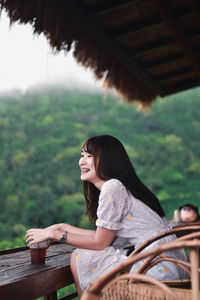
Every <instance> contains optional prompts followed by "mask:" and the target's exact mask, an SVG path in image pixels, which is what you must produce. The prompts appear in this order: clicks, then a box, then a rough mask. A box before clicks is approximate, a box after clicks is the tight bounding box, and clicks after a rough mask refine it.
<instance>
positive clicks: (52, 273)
mask: <svg viewBox="0 0 200 300" xmlns="http://www.w3.org/2000/svg"><path fill="white" fill-rule="evenodd" d="M72 250H73V247H71V246H68V245H61V244H59V245H54V246H50V247H49V249H48V250H47V258H46V262H45V264H38V265H34V264H31V262H30V250H25V251H21V252H16V253H8V254H4V255H1V256H0V295H1V299H2V300H16V299H20V300H27V299H30V300H32V299H36V298H39V297H41V296H44V295H47V296H48V297H54V298H55V293H56V292H55V291H56V290H58V289H60V288H63V287H65V286H67V285H69V284H71V283H73V277H72V274H71V270H70V266H69V263H70V256H71V252H72ZM47 299H48V298H47ZM52 300H53V298H52Z"/></svg>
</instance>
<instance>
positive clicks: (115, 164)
mask: <svg viewBox="0 0 200 300" xmlns="http://www.w3.org/2000/svg"><path fill="white" fill-rule="evenodd" d="M83 149H84V150H85V151H86V152H88V153H90V154H92V155H93V156H94V164H95V168H96V173H97V176H98V177H99V178H100V179H102V180H109V179H112V178H113V179H118V180H120V181H121V182H122V183H123V184H124V185H125V187H126V188H127V190H128V191H129V192H130V193H131V194H132V195H133V196H135V197H136V198H137V199H139V200H140V201H142V202H143V203H145V204H146V205H147V206H149V207H150V208H151V209H152V210H154V211H155V212H156V213H157V214H158V215H159V216H161V217H163V216H165V213H164V211H163V209H162V207H161V205H160V203H159V201H158V199H157V197H156V196H155V195H154V194H153V193H152V192H151V191H150V190H149V189H148V188H147V187H146V186H145V185H144V184H143V183H142V182H141V180H140V179H139V178H138V176H137V174H136V172H135V170H134V168H133V165H132V164H131V162H130V159H129V157H128V154H127V152H126V150H125V149H124V147H123V145H122V144H121V143H120V141H119V140H118V139H116V138H115V137H113V136H110V135H99V136H94V137H92V138H89V139H88V140H87V141H86V142H85V144H84V145H83ZM83 189H84V196H85V200H86V208H87V210H86V214H88V215H89V218H90V220H91V221H92V222H93V223H94V222H95V220H96V211H97V207H98V198H99V194H100V191H99V190H98V189H97V188H96V187H95V186H94V185H93V184H92V183H90V182H88V181H84V182H83Z"/></svg>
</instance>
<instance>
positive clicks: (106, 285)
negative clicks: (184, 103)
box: [81, 224, 200, 300]
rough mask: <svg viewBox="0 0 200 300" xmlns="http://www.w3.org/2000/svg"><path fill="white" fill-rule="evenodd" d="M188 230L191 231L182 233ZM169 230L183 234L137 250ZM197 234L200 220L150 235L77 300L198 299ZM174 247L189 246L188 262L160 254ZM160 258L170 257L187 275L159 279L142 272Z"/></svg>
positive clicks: (199, 294) (199, 235)
mask: <svg viewBox="0 0 200 300" xmlns="http://www.w3.org/2000/svg"><path fill="white" fill-rule="evenodd" d="M188 232H191V233H189V234H186V235H183V234H185V233H188ZM173 233H177V234H179V235H183V236H181V237H179V238H177V239H176V240H174V241H172V242H170V243H168V244H163V245H161V246H158V247H154V248H151V249H149V250H145V251H143V252H141V251H142V250H143V249H144V248H145V247H146V246H147V245H149V244H150V243H151V242H153V241H155V240H156V239H159V238H161V237H163V236H166V235H170V234H173ZM199 238H200V224H191V225H189V226H180V227H176V228H174V229H171V230H168V231H166V232H163V233H161V234H159V235H157V236H155V237H153V238H152V239H150V240H149V241H147V242H145V243H144V244H143V245H141V246H140V247H139V248H137V249H136V250H135V251H133V253H132V254H131V255H130V256H129V257H128V258H127V260H125V261H123V262H122V263H120V264H119V265H117V266H115V267H114V268H113V269H111V270H109V271H108V272H107V273H106V274H104V275H102V276H101V277H99V278H98V279H96V280H95V281H93V282H92V283H91V284H90V285H89V286H88V288H87V289H86V291H85V292H84V294H83V296H82V297H81V300H133V299H134V300H139V299H140V300H142V299H145V300H150V299H151V300H156V299H159V300H161V299H163V300H164V299H165V300H171V299H180V300H185V299H187V300H188V299H190V300H200V291H199V284H200V283H199V280H200V277H199V274H200V269H199V249H200V240H199ZM178 248H188V249H189V261H190V262H185V261H182V260H179V259H175V258H171V257H167V256H166V255H165V254H163V252H165V251H170V250H173V249H178ZM141 259H145V261H144V262H143V263H142V264H141V266H140V267H139V269H138V270H137V272H136V273H129V270H130V269H131V266H132V265H133V264H134V263H136V262H137V261H139V260H141ZM152 260H153V261H152ZM164 260H166V261H171V262H173V263H175V264H177V265H178V266H180V267H181V268H183V269H184V270H185V271H186V272H187V273H188V274H189V275H190V279H189V280H169V281H166V280H165V281H159V280H157V279H154V278H152V277H150V276H147V275H145V273H146V272H147V271H148V270H149V269H150V268H151V267H153V266H155V264H157V263H159V262H160V261H164Z"/></svg>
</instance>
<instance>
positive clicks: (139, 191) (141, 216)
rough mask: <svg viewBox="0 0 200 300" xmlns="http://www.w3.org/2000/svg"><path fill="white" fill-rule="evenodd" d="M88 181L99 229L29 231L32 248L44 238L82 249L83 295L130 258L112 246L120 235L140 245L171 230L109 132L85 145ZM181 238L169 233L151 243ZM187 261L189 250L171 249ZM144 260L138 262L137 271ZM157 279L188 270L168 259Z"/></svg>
mask: <svg viewBox="0 0 200 300" xmlns="http://www.w3.org/2000/svg"><path fill="white" fill-rule="evenodd" d="M79 166H80V169H81V180H82V181H83V185H84V196H85V200H86V208H87V210H86V213H87V214H88V215H89V217H90V220H91V221H92V222H93V223H94V224H95V225H96V230H94V231H93V230H84V229H81V228H77V227H74V226H71V225H69V224H56V225H52V226H50V227H47V228H45V229H30V230H28V231H27V235H26V238H27V242H29V246H31V245H32V244H34V243H37V242H41V241H44V240H57V241H61V242H66V243H67V244H70V245H73V246H75V247H77V249H76V250H75V251H74V252H73V253H72V257H71V270H72V273H73V276H74V280H75V284H76V287H77V291H78V294H79V297H80V296H81V294H82V292H83V290H84V289H85V288H86V287H87V285H88V284H89V282H90V281H91V280H93V279H95V278H97V277H99V276H100V275H101V274H103V273H104V272H106V271H107V270H108V269H109V268H111V267H113V266H114V265H116V264H118V263H120V262H121V261H123V260H124V259H126V258H127V256H126V253H125V252H124V251H123V250H122V249H115V248H114V247H113V246H112V244H113V242H114V240H115V239H116V238H117V237H122V238H125V239H127V240H128V241H129V242H130V243H131V244H132V245H134V246H135V247H138V246H139V245H140V244H142V243H143V242H144V241H145V240H147V239H149V238H150V237H152V236H154V235H156V234H158V233H160V232H163V231H165V230H168V229H170V228H171V227H170V225H169V223H168V222H167V221H166V219H165V218H164V215H165V214H164V211H163V210H162V208H161V206H160V203H159V201H158V199H157V198H156V197H155V195H154V194H153V193H152V192H151V191H150V190H149V189H148V188H147V187H146V186H145V185H144V184H143V183H142V182H141V181H140V179H139V178H138V177H137V175H136V173H135V171H134V168H133V166H132V164H131V162H130V160H129V158H128V155H127V153H126V151H125V149H124V147H123V145H122V144H121V143H120V142H119V140H117V139H116V138H114V137H112V136H109V135H101V136H95V137H92V138H90V139H88V140H87V141H86V142H85V144H84V145H83V148H82V151H81V158H80V160H79ZM173 239H175V236H169V237H165V238H163V239H161V240H160V241H158V242H155V243H153V245H151V247H153V246H155V245H160V244H161V243H167V242H170V241H172V240H173ZM167 254H168V255H170V256H171V257H177V258H180V259H184V260H186V255H185V252H184V250H183V249H180V250H174V251H171V252H169V253H167ZM139 264H140V262H138V263H136V264H135V265H133V267H132V269H131V272H134V271H136V270H137V268H138V266H139ZM147 274H148V275H150V276H153V277H155V278H157V279H180V278H185V277H186V274H185V273H184V271H183V270H182V269H180V268H179V267H178V266H175V265H174V264H172V263H171V262H162V263H159V264H158V265H156V266H155V267H153V268H152V269H151V270H149V271H148V272H147Z"/></svg>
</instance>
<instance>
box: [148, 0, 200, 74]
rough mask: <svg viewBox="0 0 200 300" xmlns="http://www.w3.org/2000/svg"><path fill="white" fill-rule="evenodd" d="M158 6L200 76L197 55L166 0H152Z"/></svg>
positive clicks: (199, 64)
mask: <svg viewBox="0 0 200 300" xmlns="http://www.w3.org/2000/svg"><path fill="white" fill-rule="evenodd" d="M154 2H155V3H156V5H157V6H158V8H159V10H160V13H161V16H162V18H163V20H164V21H165V23H166V24H167V26H168V27H169V28H170V29H171V32H172V34H173V35H174V36H175V38H176V39H177V41H178V42H179V44H180V45H181V47H182V49H183V51H184V52H185V53H186V55H187V57H188V59H189V60H190V62H191V64H192V66H193V68H194V69H195V71H196V73H197V76H198V77H199V78H200V63H199V59H198V57H197V55H196V54H195V53H194V51H193V50H192V48H191V47H190V42H189V39H187V38H186V36H185V35H184V33H183V32H182V30H181V28H180V25H179V24H178V22H177V20H176V19H175V18H174V16H173V13H172V12H171V9H170V7H169V5H168V3H167V0H154Z"/></svg>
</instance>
